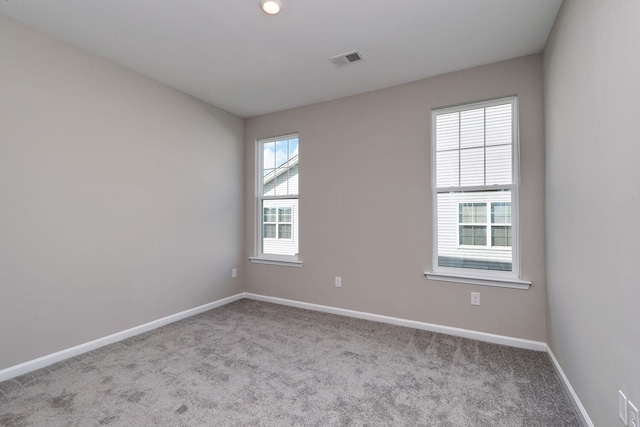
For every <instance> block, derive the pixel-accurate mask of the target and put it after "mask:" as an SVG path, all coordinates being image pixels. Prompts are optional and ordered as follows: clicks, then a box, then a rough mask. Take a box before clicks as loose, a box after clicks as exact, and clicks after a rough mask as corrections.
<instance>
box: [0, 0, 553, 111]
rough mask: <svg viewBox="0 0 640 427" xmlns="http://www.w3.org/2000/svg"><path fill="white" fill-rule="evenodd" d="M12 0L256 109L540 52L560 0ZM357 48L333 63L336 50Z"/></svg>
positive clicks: (11, 4) (119, 58)
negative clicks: (279, 4) (265, 5)
mask: <svg viewBox="0 0 640 427" xmlns="http://www.w3.org/2000/svg"><path fill="white" fill-rule="evenodd" d="M282 1H283V3H284V7H283V9H282V12H281V13H280V14H279V15H276V16H269V15H267V14H265V13H264V12H262V11H261V9H260V8H259V5H258V0H101V1H87V0H55V1H43V0H5V1H1V2H0V13H1V14H4V15H6V16H9V17H11V18H13V19H15V20H17V21H20V22H23V23H25V24H27V25H29V26H31V27H33V28H36V29H38V30H40V31H42V32H44V33H47V34H49V35H51V36H53V37H56V38H58V39H60V40H63V41H66V42H68V43H71V44H73V45H76V46H79V47H80V48H82V49H84V50H86V51H89V52H91V53H94V54H96V55H98V56H101V57H103V58H107V59H109V60H111V61H113V62H116V63H118V64H121V65H123V66H124V67H127V68H129V69H131V70H134V71H137V72H138V73H140V74H143V75H145V76H148V77H151V78H153V79H155V80H157V81H160V82H162V83H165V84H167V85H169V86H172V87H174V88H176V89H179V90H181V91H182V92H185V93H187V94H189V95H192V96H194V97H196V98H199V99H201V100H203V101H206V102H208V103H210V104H213V105H215V106H217V107H220V108H222V109H224V110H227V111H229V112H231V113H234V114H237V115H239V116H241V117H245V118H247V117H254V116H257V115H262V114H266V113H270V112H274V111H280V110H285V109H289V108H293V107H298V106H302V105H309V104H313V103H316V102H320V101H326V100H330V99H336V98H341V97H344V96H349V95H354V94H358V93H363V92H368V91H371V90H376V89H381V88H384V87H389V86H394V85H397V84H401V83H406V82H410V81H415V80H419V79H422V78H425V77H430V76H434V75H438V74H443V73H447V72H451V71H456V70H462V69H465V68H470V67H474V66H478V65H482V64H488V63H492V62H496V61H502V60H506V59H510V58H515V57H519V56H523V55H528V54H533V53H538V52H540V51H542V49H543V48H544V45H545V42H546V40H547V36H548V35H549V31H550V30H551V27H552V25H553V21H554V19H555V17H556V15H557V13H558V9H559V8H560V4H561V3H562V0H397V1H389V0H282ZM354 50H358V51H360V53H361V54H362V56H363V58H364V61H361V62H357V63H353V64H349V65H347V66H344V67H340V68H336V67H334V66H333V65H332V64H331V63H330V62H329V60H328V59H329V58H330V57H333V56H336V55H339V54H343V53H347V52H351V51H354Z"/></svg>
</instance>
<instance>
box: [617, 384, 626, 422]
mask: <svg viewBox="0 0 640 427" xmlns="http://www.w3.org/2000/svg"><path fill="white" fill-rule="evenodd" d="M618 416H619V417H620V419H621V420H622V422H623V423H624V425H627V396H625V395H624V393H623V392H622V391H620V390H618Z"/></svg>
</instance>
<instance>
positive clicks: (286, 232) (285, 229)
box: [278, 224, 291, 239]
mask: <svg viewBox="0 0 640 427" xmlns="http://www.w3.org/2000/svg"><path fill="white" fill-rule="evenodd" d="M278 238H279V239H290V238H291V224H278Z"/></svg>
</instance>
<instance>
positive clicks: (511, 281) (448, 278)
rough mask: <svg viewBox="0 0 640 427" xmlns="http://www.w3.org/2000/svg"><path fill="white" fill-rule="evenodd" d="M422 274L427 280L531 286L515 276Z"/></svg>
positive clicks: (523, 287)
mask: <svg viewBox="0 0 640 427" xmlns="http://www.w3.org/2000/svg"><path fill="white" fill-rule="evenodd" d="M424 275H425V276H427V279H429V280H438V281H440V282H454V283H465V284H467V285H482V286H495V287H498V288H511V289H529V288H530V287H531V282H529V281H526V280H520V279H516V278H514V279H503V278H485V277H478V276H465V275H462V274H452V273H433V272H429V271H427V272H425V273H424Z"/></svg>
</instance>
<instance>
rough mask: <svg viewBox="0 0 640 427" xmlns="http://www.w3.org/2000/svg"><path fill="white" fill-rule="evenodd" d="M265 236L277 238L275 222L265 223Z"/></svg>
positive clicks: (266, 237)
mask: <svg viewBox="0 0 640 427" xmlns="http://www.w3.org/2000/svg"><path fill="white" fill-rule="evenodd" d="M263 230H264V238H265V239H275V238H276V225H275V224H264V226H263Z"/></svg>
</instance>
